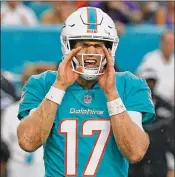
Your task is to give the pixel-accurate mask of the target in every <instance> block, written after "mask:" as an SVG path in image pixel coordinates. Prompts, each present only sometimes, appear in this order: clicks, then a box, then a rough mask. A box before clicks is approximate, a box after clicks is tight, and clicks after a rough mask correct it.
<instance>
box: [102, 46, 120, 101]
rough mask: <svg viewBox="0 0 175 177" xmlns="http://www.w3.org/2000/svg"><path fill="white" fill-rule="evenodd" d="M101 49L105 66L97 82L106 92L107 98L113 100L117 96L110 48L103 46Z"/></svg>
mask: <svg viewBox="0 0 175 177" xmlns="http://www.w3.org/2000/svg"><path fill="white" fill-rule="evenodd" d="M103 50H104V53H105V56H106V60H107V67H106V70H105V73H104V74H103V75H101V76H100V77H99V83H100V86H101V88H102V89H103V90H104V92H105V93H106V95H107V98H108V100H113V99H115V98H116V97H117V96H118V93H117V89H116V77H115V76H116V73H115V69H114V65H113V57H112V53H111V50H110V49H108V50H107V49H106V47H103Z"/></svg>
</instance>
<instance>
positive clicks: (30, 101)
mask: <svg viewBox="0 0 175 177" xmlns="http://www.w3.org/2000/svg"><path fill="white" fill-rule="evenodd" d="M42 75H43V74H40V75H33V76H31V77H30V78H29V80H28V82H27V84H26V85H25V86H24V87H23V91H22V95H21V101H20V104H19V110H18V118H19V119H22V118H24V117H26V116H27V115H28V114H29V112H30V110H31V109H34V108H37V107H38V106H39V104H40V103H41V102H42V100H43V98H44V96H45V90H44V84H43V80H44V78H43V76H42Z"/></svg>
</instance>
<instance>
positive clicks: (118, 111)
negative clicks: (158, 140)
mask: <svg viewBox="0 0 175 177" xmlns="http://www.w3.org/2000/svg"><path fill="white" fill-rule="evenodd" d="M60 40H61V45H62V52H63V60H62V62H61V63H60V65H59V68H58V71H57V72H53V71H47V72H44V73H42V74H40V75H35V76H32V77H31V78H30V79H29V80H28V83H27V84H26V85H25V86H24V88H23V94H22V98H21V102H20V105H19V113H18V118H19V119H20V120H21V123H20V124H19V126H18V129H17V134H18V140H19V145H20V146H21V148H22V149H23V150H25V151H29V152H30V151H35V150H36V149H37V148H39V147H40V146H42V145H43V148H44V163H45V177H65V176H71V177H73V176H76V177H83V176H88V177H89V176H96V177H127V176H128V164H129V162H132V163H134V162H137V161H139V160H141V159H142V158H143V156H144V154H145V152H146V151H147V148H148V146H149V137H148V136H147V134H146V133H145V132H144V130H143V127H142V126H143V125H144V124H147V123H149V122H151V121H152V119H153V118H154V106H153V103H152V100H151V96H150V94H151V93H150V90H149V88H148V86H147V84H146V82H145V80H143V79H141V78H138V77H136V76H134V75H133V74H131V73H130V72H115V70H114V57H115V52H116V49H117V45H118V42H119V39H118V36H117V31H116V28H115V24H114V22H113V21H112V19H111V18H110V17H109V16H108V15H107V14H106V13H104V12H103V11H102V10H101V9H98V8H94V7H83V8H80V9H78V10H77V11H76V12H74V13H73V14H71V15H70V16H69V17H68V18H67V20H66V21H65V23H64V25H63V28H62V31H61V36H60Z"/></svg>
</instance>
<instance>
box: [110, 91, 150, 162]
mask: <svg viewBox="0 0 175 177" xmlns="http://www.w3.org/2000/svg"><path fill="white" fill-rule="evenodd" d="M107 97H108V101H112V100H114V99H116V98H118V97H119V95H118V93H117V92H116V91H115V92H114V93H112V94H111V95H108V96H107ZM111 126H112V130H113V134H114V137H115V140H116V143H117V145H118V147H119V149H120V151H121V152H122V154H123V155H124V156H125V157H126V158H127V159H128V160H129V161H131V162H136V161H138V160H141V159H142V158H143V156H144V154H145V152H146V150H147V148H148V146H149V138H148V135H147V134H146V133H145V132H144V131H143V130H142V129H141V128H140V127H139V126H138V125H136V124H135V123H134V122H133V121H132V119H131V118H130V116H129V114H128V112H127V111H124V112H122V113H120V114H117V115H113V116H111Z"/></svg>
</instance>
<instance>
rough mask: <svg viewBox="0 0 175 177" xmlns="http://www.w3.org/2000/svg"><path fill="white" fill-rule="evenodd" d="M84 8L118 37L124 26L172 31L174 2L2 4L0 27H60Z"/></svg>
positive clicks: (10, 2)
mask: <svg viewBox="0 0 175 177" xmlns="http://www.w3.org/2000/svg"><path fill="white" fill-rule="evenodd" d="M84 6H94V7H99V8H101V9H102V10H103V11H104V12H106V13H107V14H108V15H109V16H111V17H112V19H113V20H114V21H115V23H116V27H117V30H118V33H119V34H123V33H124V30H125V25H126V24H155V25H158V26H161V25H166V26H167V27H168V28H169V29H174V1H156V2H155V1H135V2H134V1H109V2H107V1H106V2H105V1H32V2H30V1H26V2H25V1H24V2H21V1H8V2H3V1H2V2H1V24H2V25H30V26H33V25H37V24H62V23H63V22H64V20H65V19H66V17H67V16H68V15H70V14H71V13H72V12H74V11H75V10H76V9H78V8H80V7H84Z"/></svg>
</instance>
